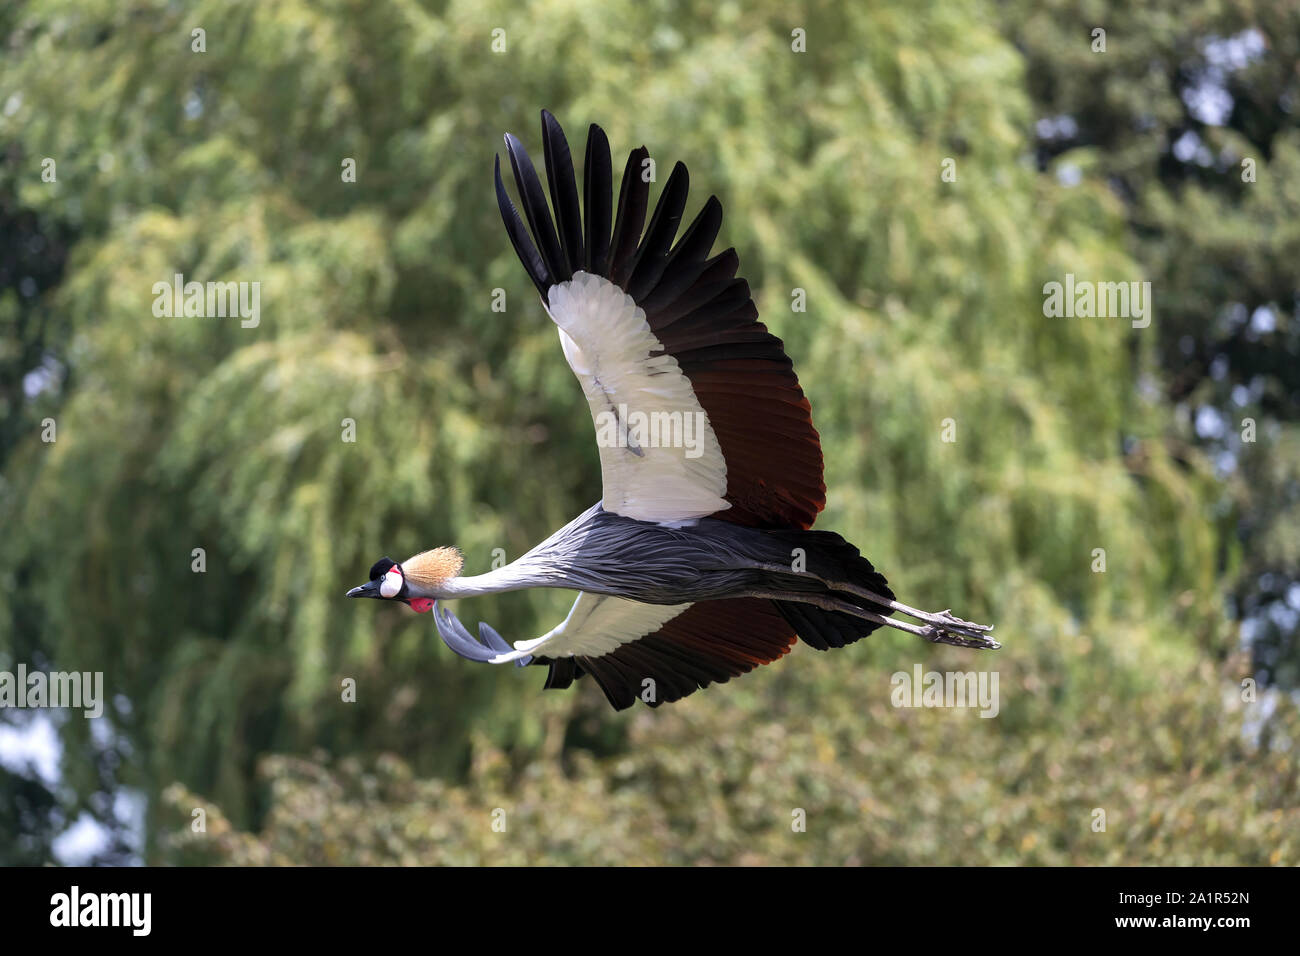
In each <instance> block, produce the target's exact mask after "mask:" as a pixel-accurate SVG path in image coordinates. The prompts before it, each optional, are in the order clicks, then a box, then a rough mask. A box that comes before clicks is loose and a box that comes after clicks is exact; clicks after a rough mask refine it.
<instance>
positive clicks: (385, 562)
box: [370, 558, 397, 581]
mask: <svg viewBox="0 0 1300 956" xmlns="http://www.w3.org/2000/svg"><path fill="white" fill-rule="evenodd" d="M395 564H397V562H396V561H394V560H393V559H392V558H380V559H379V560H378V561H376V562H375V563H374V564H372V565H371V566H370V580H372V581H373V580H375V579H376V578H381V577H383V576H384V575H385V574H387V573H388V569H389V568H391V567H392V566H393V565H395Z"/></svg>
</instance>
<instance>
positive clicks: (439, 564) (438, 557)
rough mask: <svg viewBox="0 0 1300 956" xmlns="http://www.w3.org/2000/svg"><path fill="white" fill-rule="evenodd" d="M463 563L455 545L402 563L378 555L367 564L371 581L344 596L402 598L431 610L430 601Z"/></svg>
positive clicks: (422, 609) (413, 606)
mask: <svg viewBox="0 0 1300 956" xmlns="http://www.w3.org/2000/svg"><path fill="white" fill-rule="evenodd" d="M464 564H465V559H464V558H462V557H461V554H460V552H459V551H457V550H456V549H455V548H434V549H432V550H431V551H421V552H420V553H419V554H417V555H416V556H415V557H413V558H408V559H407V560H405V561H403V562H402V563H401V564H398V563H397V562H396V561H394V560H393V559H392V558H380V559H379V560H378V561H376V562H375V563H374V564H373V565H371V567H370V580H369V581H367V582H366V583H365V584H363V585H361V586H360V587H355V588H353V589H352V590H351V591H349V592H348V595H347V596H348V597H353V598H363V597H364V598H379V599H381V600H385V601H401V602H403V603H404V604H406V605H408V606H409V607H410V608H411V609H412V610H414V611H417V612H419V613H421V614H423V613H424V612H425V611H431V610H433V602H434V601H435V600H436V599H438V598H440V597H442V596H443V594H442V592H441V590H440V589H441V588H442V586H443V585H444V584H446V583H447V582H448V581H451V580H452V579H453V578H455V577H456V576H458V575H459V574H460V570H461V568H462V567H463V566H464Z"/></svg>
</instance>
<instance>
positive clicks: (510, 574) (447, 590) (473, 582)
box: [429, 561, 539, 599]
mask: <svg viewBox="0 0 1300 956" xmlns="http://www.w3.org/2000/svg"><path fill="white" fill-rule="evenodd" d="M538 583H539V582H537V581H536V580H532V579H530V578H529V577H528V575H527V574H526V573H525V569H524V568H521V567H520V566H519V562H517V561H516V562H514V563H513V564H507V565H506V566H505V567H503V568H497V569H496V570H493V571H489V572H488V573H487V574H471V575H467V576H465V577H458V578H452V579H451V580H450V581H444V582H443V583H442V584H440V585H438V593H437V594H430V595H429V597H438V598H446V599H453V598H465V597H477V596H478V595H480V594H497V593H499V592H501V591H518V590H521V589H523V588H529V587H536V586H537V585H538Z"/></svg>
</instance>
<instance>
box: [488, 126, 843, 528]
mask: <svg viewBox="0 0 1300 956" xmlns="http://www.w3.org/2000/svg"><path fill="white" fill-rule="evenodd" d="M542 145H543V152H544V154H545V159H546V174H547V180H548V184H549V187H550V188H549V191H550V206H549V207H548V205H547V199H546V193H545V192H544V191H543V188H542V184H541V181H540V179H539V177H538V175H537V172H536V170H535V169H534V168H533V164H532V162H531V160H530V159H529V158H528V154H527V153H526V152H525V151H524V148H523V146H522V145H521V144H520V143H519V141H518V140H517V139H515V137H513V136H510V135H507V136H506V152H507V153H508V155H509V158H510V166H511V170H512V171H513V173H514V180H515V185H516V187H517V188H518V192H519V196H520V202H521V205H522V207H523V211H524V216H525V217H526V219H527V223H528V224H527V227H525V225H524V222H523V220H521V218H520V216H519V213H518V211H517V210H516V208H515V206H514V204H513V203H512V202H511V200H510V197H509V195H508V194H507V193H506V189H505V185H504V183H503V182H502V179H501V162H500V158H499V157H498V159H497V163H496V190H497V201H498V204H499V206H500V208H501V215H502V218H503V219H504V221H505V224H506V230H507V231H508V232H509V234H510V241H511V243H512V244H513V245H514V249H515V252H516V253H517V254H518V256H519V258H520V260H521V261H522V262H523V264H524V267H525V268H526V269H527V270H528V274H529V276H530V277H531V278H532V280H533V283H534V285H536V286H537V291H538V292H539V293H540V294H541V296H542V301H543V303H544V304H545V305H546V307H547V311H548V313H549V314H550V316H551V318H552V319H553V320H554V321H555V323H556V325H557V326H559V329H560V341H561V344H562V346H563V348H564V354H565V358H566V359H567V360H568V362H569V365H570V367H571V368H572V369H573V371H574V374H575V375H577V377H578V380H579V381H580V382H581V383H582V387H583V391H584V392H585V394H586V396H587V401H588V403H589V405H590V406H591V412H592V417H593V421H594V422H595V424H596V429H597V439H598V443H599V444H600V459H601V472H602V478H603V481H604V487H603V500H602V506H603V507H604V508H605V510H607V511H610V512H613V513H616V514H621V515H626V516H627V517H631V518H636V519H639V520H642V521H657V522H660V523H663V524H690V523H692V522H694V521H696V520H698V519H699V518H701V517H704V516H706V515H713V516H715V517H718V518H724V519H727V520H729V521H735V522H737V523H740V524H748V525H755V526H759V527H772V528H807V527H810V526H811V525H812V523H813V520H814V519H815V518H816V516H817V514H818V512H820V511H821V509H822V507H823V506H824V504H825V501H826V485H825V483H824V481H823V478H822V453H821V444H820V441H819V438H818V435H817V431H816V429H814V428H813V425H812V415H811V412H810V410H809V406H808V400H807V399H806V398H805V397H804V394H803V390H802V389H801V388H800V386H799V380H798V377H797V376H796V375H795V373H794V369H793V366H792V364H791V362H790V359H789V358H787V357H786V354H785V352H784V350H783V348H782V345H781V340H780V339H778V338H776V337H775V336H774V335H772V334H771V333H769V332H768V331H767V329H766V327H764V326H763V325H762V323H760V322H759V321H758V310H757V309H756V308H755V307H754V302H753V299H752V298H751V297H750V293H749V284H748V283H747V282H745V280H744V279H740V278H737V277H736V270H737V268H738V267H739V259H738V258H737V257H736V253H735V250H734V249H727V250H726V251H725V252H722V253H719V254H718V255H716V256H713V257H710V256H709V253H710V251H711V249H712V247H713V242H714V240H715V239H716V238H717V234H718V230H719V228H720V227H721V224H722V206H721V204H720V203H719V202H718V200H717V198H716V197H714V196H710V197H709V199H708V200H707V201H706V202H705V204H704V206H703V208H702V209H701V210H700V212H699V213H698V214H697V215H696V217H695V220H694V221H693V222H692V223H691V225H690V226H689V227H688V228H687V229H686V231H685V233H683V234H682V236H681V238H680V239H677V241H676V243H675V244H674V239H675V238H676V236H677V231H678V227H679V225H680V224H681V219H682V213H683V211H684V210H685V207H686V193H687V181H688V176H687V172H686V167H685V166H684V165H682V164H681V163H678V164H677V165H676V166H674V167H673V171H672V173H671V175H670V176H669V177H668V181H667V183H665V185H664V189H663V193H662V194H661V196H660V198H659V202H658V205H657V206H656V207H655V210H654V213H653V215H652V216H651V217H650V223H649V226H646V214H647V211H648V209H649V193H650V186H649V183H648V182H647V180H646V179H645V178H644V176H643V163H644V161H645V160H646V159H647V158H648V156H649V154H648V153H647V151H646V149H645V147H644V146H643V147H641V148H639V149H637V150H634V151H633V152H632V154H631V155H630V156H629V157H628V161H627V166H626V168H625V170H624V173H623V181H622V186H621V187H620V190H619V197H618V203H617V206H615V204H614V201H613V174H612V167H611V163H610V152H609V142H608V140H607V139H606V137H605V134H604V132H603V131H602V130H601V128H600V127H599V126H596V125H594V124H593V125H592V126H591V128H590V130H589V132H588V137H587V152H586V160H585V164H584V172H583V194H584V195H583V200H582V202H581V204H580V203H579V199H578V187H577V181H576V177H575V174H574V168H573V161H572V158H571V156H570V154H569V147H568V143H567V142H566V141H565V138H564V133H563V131H562V130H561V129H560V125H559V123H557V122H556V120H555V118H554V117H553V116H551V114H550V113H548V112H546V111H543V112H542ZM552 209H553V210H554V218H552V213H551V210H552ZM697 413H699V414H698V415H697ZM665 435H667V436H668V439H669V440H668V441H665V440H664V437H665Z"/></svg>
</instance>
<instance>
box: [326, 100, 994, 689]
mask: <svg viewBox="0 0 1300 956" xmlns="http://www.w3.org/2000/svg"><path fill="white" fill-rule="evenodd" d="M505 143H506V153H507V154H508V156H509V158H510V168H511V171H512V172H513V173H514V180H515V186H516V188H517V191H518V194H519V198H520V201H521V205H522V206H523V211H524V220H526V221H527V227H525V225H524V220H521V219H520V217H519V213H518V211H517V210H516V208H515V206H514V204H513V203H512V202H511V200H510V197H509V195H508V194H507V192H506V188H505V185H504V184H503V183H502V180H501V159H500V157H499V156H498V157H497V161H496V193H497V202H498V204H499V205H500V208H501V215H502V218H503V219H504V220H505V226H506V232H507V233H508V234H509V236H510V241H511V243H512V244H513V245H514V249H515V252H516V253H517V254H518V256H519V258H520V260H521V261H522V262H523V265H524V268H525V269H526V270H527V271H528V275H529V277H530V278H531V279H532V280H533V284H534V285H535V286H537V291H538V293H540V295H541V297H542V304H543V306H544V307H545V309H546V312H547V314H548V315H549V316H550V317H551V320H552V321H553V322H554V323H555V324H556V326H558V328H559V337H560V345H561V347H562V348H563V351H564V357H565V359H567V360H568V363H569V366H570V367H571V368H572V369H573V372H574V374H575V375H576V376H577V377H578V381H579V382H580V383H581V384H582V389H583V391H584V392H585V393H586V396H587V402H588V404H589V405H590V407H591V414H592V418H593V421H594V423H595V425H596V429H597V438H598V444H599V446H600V467H601V476H602V479H603V494H602V498H601V500H600V501H599V502H598V503H596V504H594V505H592V506H591V507H590V508H588V509H587V510H586V511H584V512H583V513H582V514H580V515H579V516H578V517H577V518H575V519H574V520H573V521H571V522H569V523H568V524H567V525H565V526H564V527H563V528H561V529H560V530H559V531H557V532H555V533H554V534H553V535H551V536H550V537H549V538H547V539H546V540H545V541H543V542H542V543H541V544H539V545H538V546H537V547H535V548H533V549H532V550H531V551H529V552H528V553H527V554H525V555H524V556H523V557H521V558H519V560H517V561H515V562H513V563H511V564H508V565H506V566H505V567H502V568H499V569H497V570H494V571H490V572H488V573H487V574H478V575H471V576H461V570H462V567H463V562H462V559H461V556H460V553H459V552H458V551H456V550H455V549H454V548H435V549H433V550H431V551H425V552H422V553H420V554H417V555H415V556H414V557H412V558H410V559H408V560H406V561H403V562H401V563H400V564H399V563H397V562H395V561H392V560H391V559H389V558H384V559H382V560H380V561H378V562H376V563H375V565H374V566H373V567H372V568H371V569H370V580H369V582H368V583H366V584H363V585H361V586H360V587H356V588H353V589H352V590H351V591H349V592H348V596H349V597H370V598H380V599H386V600H395V601H401V602H404V603H406V604H407V605H409V606H410V607H412V608H413V609H414V610H416V611H420V612H424V611H430V610H432V611H433V612H434V621H435V624H436V626H437V629H438V633H439V634H440V635H441V636H442V639H443V641H445V642H446V644H447V646H448V647H450V648H451V649H452V650H453V651H455V652H456V653H457V654H459V655H461V656H462V657H465V658H468V659H470V660H473V661H484V662H487V663H492V664H504V663H509V662H513V663H515V664H518V665H520V666H523V665H525V664H544V665H546V666H547V667H548V668H549V673H548V676H547V679H546V687H547V688H563V687H568V686H569V685H570V684H572V683H573V681H574V680H575V679H576V678H579V677H582V676H583V675H584V674H590V675H591V677H592V679H593V680H594V681H595V682H596V683H597V684H598V685H599V686H600V689H601V690H602V691H603V692H604V694H605V696H606V697H607V698H608V699H609V702H610V703H611V704H612V705H613V706H614V707H615V708H616V709H620V710H621V709H623V708H625V707H629V706H631V705H632V703H633V702H634V701H635V700H637V699H638V698H640V699H642V700H644V701H646V702H647V703H650V704H652V705H655V704H659V703H662V702H664V701H672V700H678V699H680V698H682V697H685V696H686V695H687V694H690V693H692V692H694V691H695V690H697V689H698V688H701V687H707V686H708V685H709V684H710V683H713V682H715V681H726V680H728V679H729V678H732V677H737V676H739V675H741V674H744V673H747V672H748V671H750V670H752V669H753V668H754V667H756V666H757V665H759V664H767V663H770V662H772V661H774V660H776V659H777V658H779V657H781V656H783V655H784V654H786V653H787V652H788V651H789V650H790V648H791V647H792V646H793V645H794V642H795V639H796V637H797V638H799V639H801V640H803V642H804V643H805V644H808V645H811V646H812V647H815V648H817V649H818V650H823V651H824V650H827V649H829V648H832V647H844V646H845V645H846V644H851V643H853V642H854V641H856V640H858V639H859V638H862V637H865V636H866V635H867V634H870V633H871V632H872V631H874V630H876V628H878V627H880V626H881V625H888V626H890V627H895V628H898V629H900V630H904V631H907V632H909V633H911V634H915V635H918V636H920V637H923V638H926V639H927V640H930V641H934V642H937V643H944V644H956V645H960V646H963V647H978V648H996V647H998V646H999V645H998V644H997V642H995V641H993V640H992V639H991V638H989V637H988V636H987V634H986V633H985V632H987V631H989V630H991V628H990V627H986V626H984V625H980V624H973V623H971V622H969V621H963V620H961V619H959V618H956V617H954V616H953V615H952V614H951V613H950V612H949V611H941V612H938V613H927V612H925V611H918V610H916V609H915V608H911V607H908V606H907V605H905V604H900V603H898V602H897V601H896V600H895V599H894V594H893V592H892V591H891V590H890V589H889V585H888V584H887V583H886V582H885V578H884V576H883V575H881V574H880V573H879V572H877V571H876V569H875V568H873V567H872V566H871V562H869V561H868V560H867V559H866V558H864V557H862V556H861V555H860V554H859V553H858V549H857V548H855V547H854V546H853V545H851V544H849V543H848V542H847V541H845V540H844V539H843V538H842V537H840V536H839V535H838V534H835V533H834V532H832V531H812V530H809V529H810V528H811V527H812V524H813V521H814V519H815V518H816V517H817V514H818V512H820V511H821V510H822V508H823V506H824V505H825V502H826V485H825V483H824V481H823V480H822V451H821V444H820V441H819V439H818V435H817V431H816V429H814V428H813V424H812V415H811V411H810V408H809V405H808V400H807V398H805V397H804V393H803V390H802V389H801V388H800V386H799V379H798V378H797V377H796V376H795V373H794V369H793V367H792V365H791V362H790V359H789V358H787V357H786V354H785V351H784V350H783V347H782V344H781V340H780V339H778V338H776V337H775V336H774V335H772V334H771V333H770V332H768V331H767V329H766V327H765V326H763V325H762V324H761V323H760V322H759V321H758V310H757V309H756V308H755V307H754V302H753V299H751V298H750V293H749V285H748V283H746V282H745V280H744V279H740V278H737V277H736V270H737V268H738V266H739V260H738V259H737V257H736V252H735V250H734V249H727V250H726V251H725V252H721V253H719V254H718V255H716V256H710V254H709V253H710V250H711V248H712V246H713V242H714V239H715V238H716V237H717V234H718V229H719V227H720V226H721V223H722V207H721V205H720V204H719V202H718V200H717V198H716V197H714V196H710V197H709V199H708V201H707V202H705V203H704V206H703V208H702V209H701V210H700V211H699V213H698V214H697V215H696V217H695V220H694V221H693V222H692V223H691V224H690V226H688V227H687V229H686V231H685V233H683V234H682V236H681V238H680V239H678V240H677V241H676V243H674V242H673V240H674V238H675V237H676V235H677V231H678V226H679V225H680V223H681V218H682V212H683V210H684V209H685V206H686V189H687V173H686V167H685V166H683V165H682V164H681V163H678V164H677V165H676V166H675V167H673V171H672V174H671V175H670V176H669V177H668V181H667V183H666V184H665V186H664V188H663V192H662V195H660V197H659V202H658V204H657V205H656V206H655V208H654V212H653V214H652V215H650V224H649V226H647V225H646V215H647V212H648V210H649V192H650V187H649V184H648V183H647V181H646V179H645V178H643V176H642V169H643V161H644V160H645V159H646V158H647V157H648V155H649V154H648V153H647V151H646V149H645V147H644V146H643V147H641V148H640V149H636V150H634V151H633V152H632V154H631V155H630V156H629V157H628V160H627V165H626V167H625V169H624V172H623V179H622V184H621V186H620V187H619V194H618V201H617V204H615V202H614V194H613V170H612V167H611V164H610V151H609V141H608V140H607V139H606V137H605V133H604V132H603V131H602V130H601V128H600V127H599V126H596V125H594V124H593V125H592V126H591V128H590V130H589V131H588V135H587V152H586V159H585V162H584V169H583V192H582V194H581V196H582V198H581V201H580V200H579V192H578V185H577V181H576V177H575V175H574V168H573V161H572V159H571V157H570V154H569V147H568V144H567V142H566V141H565V138H564V133H563V131H562V130H561V129H560V125H559V123H557V122H556V120H555V118H554V117H553V116H552V115H551V114H550V113H548V112H546V111H543V112H542V152H543V155H544V156H545V160H546V176H547V180H548V184H549V194H550V204H549V206H548V204H547V192H546V191H544V190H543V187H542V184H541V181H540V179H539V178H538V175H537V172H536V170H535V169H534V168H533V164H532V161H531V160H530V159H529V158H528V154H527V153H526V152H525V151H524V148H523V146H522V145H521V144H520V142H519V140H517V139H516V138H515V137H514V136H511V135H507V136H506V138H505ZM656 422H657V423H658V424H659V426H660V427H659V428H658V429H655V428H650V427H647V423H652V424H653V423H656ZM692 427H694V428H695V432H696V433H695V434H694V435H693V440H691V441H689V442H688V441H687V440H686V438H687V437H691V436H690V433H691V429H692ZM665 433H667V434H668V436H669V438H670V439H671V440H667V441H665V440H663V438H664V435H665ZM535 587H549V588H568V589H572V590H575V591H577V592H578V595H577V599H576V600H575V601H574V602H573V608H572V610H570V611H569V615H568V617H566V618H565V619H564V621H563V622H562V623H561V624H559V625H558V626H557V627H555V628H553V629H552V630H550V631H548V632H547V633H546V634H543V635H542V636H541V637H539V638H536V639H535V640H528V641H520V642H518V643H516V644H515V645H514V646H511V645H510V644H509V643H507V642H506V641H505V640H504V639H503V638H502V637H501V636H500V635H499V634H498V633H497V632H496V631H495V630H493V629H492V628H491V627H489V626H488V625H487V624H480V625H479V639H478V640H475V639H474V637H472V636H471V635H470V633H469V632H468V631H467V630H466V629H465V627H464V625H462V624H461V622H460V621H459V620H458V619H457V618H456V617H455V615H453V614H452V613H451V612H450V611H448V610H447V609H446V608H445V607H440V606H439V605H438V602H440V601H445V600H448V599H456V598H464V597H472V596H474V595H479V594H491V593H494V592H498V591H513V590H519V589H522V588H535ZM895 613H901V614H903V615H906V616H908V617H911V618H914V619H916V620H917V621H919V622H921V623H920V624H911V623H907V622H904V621H899V620H895V619H894V618H893V617H892V615H893V614H895Z"/></svg>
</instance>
